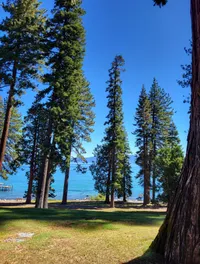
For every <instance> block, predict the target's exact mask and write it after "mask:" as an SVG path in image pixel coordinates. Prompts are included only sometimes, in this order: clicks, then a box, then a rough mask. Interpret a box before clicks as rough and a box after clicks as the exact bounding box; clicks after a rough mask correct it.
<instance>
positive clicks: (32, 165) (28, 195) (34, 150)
mask: <svg viewBox="0 0 200 264" xmlns="http://www.w3.org/2000/svg"><path fill="white" fill-rule="evenodd" d="M36 142H37V128H36V129H35V133H34V139H33V149H32V153H31V163H30V175H29V182H28V191H27V197H26V204H30V203H31V195H32V187H33V179H34V167H35V152H36Z"/></svg>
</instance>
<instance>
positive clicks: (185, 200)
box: [0, 0, 200, 264]
mask: <svg viewBox="0 0 200 264" xmlns="http://www.w3.org/2000/svg"><path fill="white" fill-rule="evenodd" d="M153 2H154V4H155V5H158V6H160V7H161V6H164V5H165V4H166V3H167V2H168V1H167V0H153ZM190 3H191V22H192V45H193V47H192V67H191V68H188V69H186V71H187V70H188V72H189V74H190V71H192V79H189V84H191V108H190V112H191V118H190V130H189V135H188V146H187V153H186V158H185V161H184V166H183V170H182V173H181V177H180V180H179V182H178V186H177V189H176V192H175V195H174V198H173V200H172V201H170V206H169V208H168V212H167V217H166V219H165V221H164V223H163V225H162V227H161V229H160V232H159V234H158V236H157V238H156V239H155V241H154V243H153V244H152V246H151V248H152V249H153V250H154V251H156V252H158V253H160V254H162V255H164V257H165V260H166V262H167V263H179V264H197V263H199V262H200V257H199V248H200V231H199V215H200V206H199V197H200V188H199V186H200V182H199V179H200V177H199V174H200V172H199V168H200V166H199V160H200V159H199V156H200V153H199V149H200V147H199V145H200V136H199V131H200V115H199V112H200V97H199V89H200V87H199V69H200V49H199V39H200V36H199V34H200V33H199V32H200V21H199V20H200V15H199V0H191V1H190ZM80 4H81V1H79V0H55V8H54V10H53V17H52V19H48V18H47V17H46V14H45V11H44V10H42V9H41V8H40V4H39V2H38V1H37V0H31V1H30V0H13V1H9V0H8V1H7V2H6V4H5V3H3V4H2V7H3V9H4V10H5V12H7V16H6V18H5V19H4V20H3V21H2V23H1V25H0V31H1V37H0V58H1V60H0V87H1V88H2V87H9V93H8V99H7V103H6V106H5V104H4V102H2V100H1V110H0V119H1V120H4V122H3V124H2V122H1V127H0V129H1V134H2V135H1V143H0V171H1V175H2V176H5V175H6V171H8V170H9V169H10V165H9V164H8V163H9V162H10V161H11V160H16V159H15V155H17V156H18V157H19V158H18V159H17V162H15V163H14V165H13V166H14V167H15V166H16V167H17V166H19V165H18V164H20V162H25V163H27V164H28V165H30V173H29V175H28V177H29V187H30V189H32V188H33V186H34V188H36V193H37V199H36V200H37V202H36V205H37V207H46V206H47V204H46V200H45V199H46V198H45V197H47V196H48V194H49V189H50V185H51V182H52V180H53V173H54V171H55V169H56V168H57V166H60V167H61V168H62V170H63V172H65V188H67V181H68V177H69V163H70V156H71V155H72V152H73V151H75V153H76V154H77V155H78V156H79V157H82V155H83V153H84V149H83V146H82V141H83V140H86V141H88V140H89V134H90V132H91V130H92V124H93V117H94V116H93V113H92V107H93V105H94V101H93V98H92V96H91V94H90V90H89V86H88V82H87V80H86V79H85V77H84V74H83V72H82V61H83V56H84V29H83V26H82V22H81V17H82V15H83V14H84V11H83V10H82V8H81V7H80ZM44 66H47V68H45V74H43V75H42V74H41V73H40V69H41V68H42V69H44ZM118 66H119V65H118ZM115 67H116V65H115V63H114V64H113V71H112V70H111V72H110V77H111V78H110V82H109V87H108V92H109V94H110V93H114V97H113V99H112V98H111V97H108V101H109V102H108V106H109V109H110V112H109V115H108V117H107V122H106V126H107V127H106V132H105V138H104V140H103V145H102V146H100V147H98V148H97V149H96V153H97V154H96V156H97V158H98V159H97V161H99V163H101V162H105V159H101V155H103V156H106V155H107V156H106V157H107V161H108V162H107V163H106V164H105V168H107V167H108V170H106V173H107V177H106V179H104V178H103V180H102V181H104V182H105V181H106V180H107V181H109V179H110V184H109V185H108V186H109V191H107V190H106V189H104V192H105V193H111V197H112V200H113V195H114V193H119V195H121V187H120V186H122V182H125V183H126V181H124V179H125V178H123V177H122V176H123V175H129V172H130V168H129V165H127V167H126V168H125V167H123V166H122V164H126V162H124V163H123V162H122V160H123V159H124V160H125V159H127V155H128V153H129V150H128V149H129V148H128V144H127V141H126V140H125V139H126V133H125V129H124V128H123V116H122V115H119V118H116V116H115V111H117V112H119V113H120V111H121V110H120V109H121V107H120V96H119V95H120V92H121V91H120V89H119V88H120V85H119V84H120V82H119V71H118V70H116V73H114V71H115ZM113 74H114V77H113V76H112V75H113ZM186 78H187V76H186ZM38 81H42V82H43V84H45V85H46V87H45V89H44V90H43V91H41V92H40V93H39V94H38V96H37V98H36V100H35V102H34V105H33V106H32V107H31V109H30V110H29V112H28V116H27V118H26V124H25V127H24V130H23V135H24V136H23V138H22V139H20V138H19V134H20V133H19V132H20V127H19V126H18V125H17V124H19V123H20V122H21V121H20V115H19V113H18V112H17V107H18V106H19V105H20V104H21V100H20V98H21V95H22V94H23V93H24V91H25V90H26V89H27V88H31V89H34V88H36V86H37V83H38ZM117 83H118V84H117ZM186 85H187V83H186ZM115 93H116V94H115ZM142 94H143V95H142ZM142 94H141V98H140V99H141V101H142V97H143V96H144V97H145V96H146V95H145V90H144V89H143V91H142ZM116 99H117V100H116ZM112 104H114V105H115V107H113V105H112ZM143 104H144V105H145V108H144V112H143V118H144V119H145V122H144V124H143V125H142V124H140V123H141V122H139V115H140V114H141V113H140V112H139V106H138V109H137V113H136V122H137V121H138V124H137V126H138V127H137V129H136V131H135V134H136V136H137V145H138V147H139V151H138V158H137V163H138V164H139V165H140V166H141V170H143V171H144V170H145V176H143V183H144V185H145V186H146V187H145V188H146V190H147V198H148V196H149V185H150V184H149V183H150V179H151V178H152V188H153V192H154V193H155V190H156V183H157V181H156V179H157V175H158V167H159V164H160V163H163V162H164V163H165V164H166V169H165V170H164V169H162V170H161V171H159V174H160V175H162V176H161V177H164V178H165V175H166V174H168V173H171V172H170V171H171V170H174V166H175V167H176V166H177V164H178V161H177V163H176V164H173V163H171V162H170V160H171V158H170V157H176V158H177V159H178V160H179V156H178V157H177V153H179V150H180V148H179V143H178V140H177V134H176V129H175V127H174V126H171V128H172V130H171V132H170V131H169V127H170V126H168V125H169V123H170V122H171V120H170V119H171V118H169V117H170V115H168V114H169V112H167V118H169V120H168V121H167V128H166V129H164V130H162V129H163V128H162V129H161V131H160V132H161V133H159V134H158V135H159V138H157V137H156V136H155V132H154V131H156V130H157V125H158V124H159V123H157V121H156V120H153V115H152V102H151V93H150V95H148V96H146V99H145V100H144V101H143ZM148 109H150V114H148V111H149V110H148ZM39 112H40V114H39ZM146 119H147V120H148V122H147V123H146ZM112 130H113V131H112ZM166 132H167V139H166V140H165V141H166V142H163V140H162V137H163V135H164V133H166ZM140 133H141V135H142V136H139V135H140ZM170 135H171V136H170ZM139 137H140V138H139ZM173 137H175V140H174V139H173V140H171V138H173ZM122 138H123V139H124V140H122ZM17 141H21V143H20V144H18V148H16V149H15V148H14V143H15V142H17ZM27 144H30V149H28V147H27V148H25V147H24V146H28V145H27ZM174 146H175V147H174ZM121 150H123V151H121ZM104 151H105V155H104ZM102 153H103V154H102ZM26 155H27V156H26ZM24 156H25V157H27V159H24V161H23V157H24ZM180 156H181V155H180ZM144 157H145V158H144ZM127 164H128V163H127ZM124 170H127V173H123V171H124ZM168 170H169V171H168ZM94 173H95V172H94ZM102 175H103V174H102ZM109 175H110V176H109ZM143 175H144V173H143ZM140 176H141V174H140ZM127 182H129V181H127ZM128 185H130V182H129V183H128ZM164 185H165V186H166V188H168V187H167V186H168V185H169V182H168V181H165V184H163V188H165V187H164ZM124 189H125V188H124ZM32 191H33V190H32ZM64 193H65V194H66V193H67V192H66V189H65V192H64ZM145 195H146V194H145ZM64 196H65V197H66V195H64ZM148 199H149V198H148ZM153 199H155V196H154V195H153ZM63 202H65V200H64V201H63Z"/></svg>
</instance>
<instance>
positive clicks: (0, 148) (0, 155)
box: [0, 62, 17, 171]
mask: <svg viewBox="0 0 200 264" xmlns="http://www.w3.org/2000/svg"><path fill="white" fill-rule="evenodd" d="M16 77H17V63H16V62H14V65H13V73H12V84H11V85H10V91H9V96H8V102H7V108H6V114H5V120H4V125H3V131H2V135H1V142H0V171H1V170H2V169H3V161H4V156H5V152H6V142H7V139H8V133H9V127H10V119H11V114H12V108H13V99H14V89H15V84H16Z"/></svg>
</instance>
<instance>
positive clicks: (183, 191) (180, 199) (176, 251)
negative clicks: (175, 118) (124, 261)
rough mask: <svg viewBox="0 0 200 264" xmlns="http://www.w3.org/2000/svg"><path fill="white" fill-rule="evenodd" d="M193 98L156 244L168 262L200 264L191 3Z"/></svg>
mask: <svg viewBox="0 0 200 264" xmlns="http://www.w3.org/2000/svg"><path fill="white" fill-rule="evenodd" d="M191 19H192V33H193V36H192V40H193V54H192V71H193V73H192V78H193V79H192V87H191V88H192V98H191V117H190V130H189V134H188V146H187V153H186V158H185V161H184V166H183V169H182V173H181V176H180V179H179V184H178V187H177V190H176V194H175V196H174V199H173V201H172V203H171V204H170V206H169V208H168V212H167V216H166V219H165V221H164V223H163V225H162V227H161V229H160V231H159V234H158V236H157V237H156V239H155V241H154V242H153V244H152V246H151V247H152V249H153V250H155V251H156V252H158V253H161V254H163V255H164V256H165V259H166V262H167V263H170V264H172V263H175V264H199V263H200V1H199V0H191Z"/></svg>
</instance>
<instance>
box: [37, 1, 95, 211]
mask: <svg viewBox="0 0 200 264" xmlns="http://www.w3.org/2000/svg"><path fill="white" fill-rule="evenodd" d="M81 2H82V1H79V0H78V1H76V2H72V1H70V0H65V1H60V0H57V1H55V6H54V9H53V18H52V19H51V20H49V22H48V34H47V37H48V41H47V42H48V46H47V53H48V54H49V59H48V62H47V65H48V66H49V67H50V69H51V72H49V73H47V74H45V76H44V80H45V83H47V84H48V85H49V88H47V89H46V91H44V92H43V96H45V94H48V95H49V101H48V109H49V118H48V120H49V125H48V133H47V135H48V136H47V139H46V143H45V151H44V157H43V168H42V169H41V175H40V178H41V184H40V185H39V188H38V203H37V205H36V206H37V207H44V193H45V192H48V191H47V190H46V191H44V190H45V188H46V187H47V185H46V184H45V182H46V181H47V178H48V176H47V168H48V166H49V161H50V156H51V149H52V142H54V144H55V146H56V148H57V149H58V153H59V157H58V159H57V161H58V162H57V165H59V166H61V169H62V171H63V172H65V181H64V190H63V201H62V202H63V203H66V202H67V189H68V178H69V167H70V161H71V155H72V152H73V153H75V155H76V158H77V160H78V159H80V158H81V159H83V160H84V157H83V154H84V153H85V150H84V147H83V142H84V141H87V142H88V141H90V133H91V132H92V126H93V124H94V114H93V111H92V108H93V106H94V99H93V97H92V95H91V92H90V89H89V84H88V82H87V81H86V79H85V76H84V74H83V70H82V66H83V58H84V52H85V31H84V27H83V25H82V16H83V15H84V14H85V11H84V10H83V9H82V8H81ZM45 186H46V187H45Z"/></svg>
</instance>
